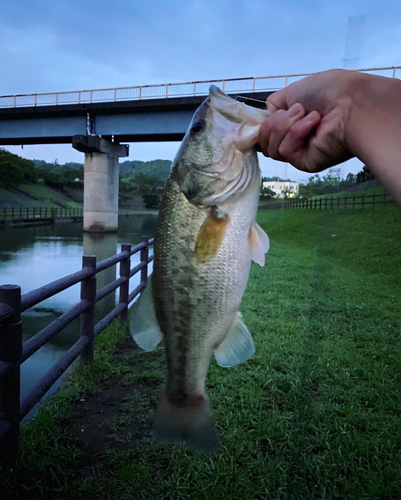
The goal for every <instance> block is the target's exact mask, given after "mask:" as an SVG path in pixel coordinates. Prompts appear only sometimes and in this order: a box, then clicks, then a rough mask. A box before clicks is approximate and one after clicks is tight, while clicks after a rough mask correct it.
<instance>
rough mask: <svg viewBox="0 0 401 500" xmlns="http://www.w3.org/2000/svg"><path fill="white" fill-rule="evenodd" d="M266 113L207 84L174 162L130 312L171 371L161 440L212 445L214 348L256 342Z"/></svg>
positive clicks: (246, 349) (228, 353)
mask: <svg viewBox="0 0 401 500" xmlns="http://www.w3.org/2000/svg"><path fill="white" fill-rule="evenodd" d="M267 115H268V112H267V111H263V110H260V109H256V108H253V107H250V106H247V105H245V104H244V103H242V102H238V101H236V100H234V99H232V98H231V97H229V96H227V95H226V94H224V93H223V92H222V91H221V90H220V89H218V88H217V87H215V86H212V87H210V94H209V97H208V98H207V99H206V100H205V101H204V102H203V103H202V104H201V106H200V107H199V108H198V109H197V111H196V112H195V114H194V117H193V119H192V122H191V124H190V126H189V129H188V131H187V133H186V135H185V137H184V139H183V141H182V144H181V147H180V148H179V151H178V153H177V156H176V158H175V160H174V161H173V164H172V170H171V174H170V177H169V179H168V181H167V184H166V187H165V190H164V195H163V198H162V201H161V206H160V212H159V222H158V229H157V233H156V236H155V245H154V253H155V259H154V270H153V274H152V277H151V282H150V283H148V285H147V287H146V288H145V291H144V293H143V295H142V296H141V297H140V299H139V301H138V303H137V305H136V307H135V308H134V313H133V315H132V319H131V322H130V328H131V333H132V334H133V337H134V339H135V341H136V342H137V344H138V345H139V346H140V347H141V348H143V349H144V350H146V351H151V350H153V349H154V348H155V347H156V346H157V345H158V343H159V342H160V341H161V339H162V338H164V342H165V348H166V358H167V380H166V386H165V391H164V396H163V397H162V400H161V402H160V404H159V408H158V410H157V412H156V415H155V420H154V428H153V434H154V436H155V438H156V439H157V440H158V441H161V442H182V443H185V444H187V445H188V446H189V447H190V448H192V449H194V450H196V451H200V452H212V451H214V450H216V449H217V448H218V436H217V434H216V431H215V429H214V424H213V420H212V412H211V406H210V403H209V400H208V398H207V396H206V392H205V381H206V374H207V369H208V365H209V362H210V359H211V356H212V355H213V354H214V356H215V358H216V361H217V363H218V364H219V365H220V366H223V367H230V366H234V365H236V364H239V363H241V362H243V361H246V360H247V359H248V358H249V357H250V356H252V354H253V353H254V351H255V347H254V343H253V340H252V337H251V335H250V333H249V331H248V329H247V327H246V326H245V324H244V323H243V321H242V319H241V314H240V313H239V307H240V304H241V300H242V296H243V293H244V291H245V287H246V284H247V281H248V276H249V271H250V268H251V261H252V260H254V261H255V262H257V263H258V264H260V265H264V261H265V253H266V252H267V250H268V248H269V239H268V237H267V235H266V234H265V233H264V231H263V230H262V229H261V228H260V227H259V226H258V224H257V223H256V222H255V217H256V211H257V207H258V201H259V191H260V182H261V178H260V169H259V165H258V159H257V153H256V142H257V137H258V132H259V128H260V125H261V123H262V122H263V121H264V120H265V118H266V116H267Z"/></svg>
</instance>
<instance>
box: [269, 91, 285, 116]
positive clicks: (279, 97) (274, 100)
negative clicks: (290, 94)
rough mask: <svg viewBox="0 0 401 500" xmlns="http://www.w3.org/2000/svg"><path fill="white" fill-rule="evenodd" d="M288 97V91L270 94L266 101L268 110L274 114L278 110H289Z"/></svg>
mask: <svg viewBox="0 0 401 500" xmlns="http://www.w3.org/2000/svg"><path fill="white" fill-rule="evenodd" d="M286 97H287V93H286V89H283V90H279V91H278V92H274V93H273V94H270V95H269V97H268V98H267V99H266V107H267V109H268V110H269V111H271V112H272V113H274V112H275V111H277V110H278V109H288V105H287V100H286Z"/></svg>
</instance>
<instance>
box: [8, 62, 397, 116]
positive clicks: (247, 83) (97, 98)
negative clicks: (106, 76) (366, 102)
mask: <svg viewBox="0 0 401 500" xmlns="http://www.w3.org/2000/svg"><path fill="white" fill-rule="evenodd" d="M400 69H401V66H383V67H376V68H362V69H358V70H355V71H359V72H365V73H366V72H369V73H372V72H376V73H377V72H383V71H386V72H389V71H391V76H390V78H398V76H397V72H398V70H400ZM312 74H313V72H312V73H288V74H283V75H268V76H249V77H242V78H241V77H238V78H221V79H211V80H196V81H187V82H176V83H157V84H150V85H134V86H126V87H106V88H100V89H86V90H63V91H61V92H38V93H28V94H7V95H0V108H19V107H26V106H28V107H31V106H33V107H39V106H48V105H50V106H52V105H54V106H60V105H63V104H87V103H94V102H117V101H130V100H134V101H136V100H145V99H152V98H164V99H171V98H174V97H185V96H192V97H193V96H202V95H205V94H207V93H208V87H209V85H210V84H213V83H217V84H219V85H221V86H222V87H223V90H225V91H226V92H228V93H230V92H231V93H235V92H255V91H269V90H279V89H282V88H285V87H287V86H288V85H289V84H291V83H292V82H293V81H295V80H296V79H299V78H304V77H306V76H310V75H312ZM400 77H401V72H400ZM272 80H274V81H276V83H277V82H279V84H278V85H273V86H272V85H270V84H269V82H271V81H272ZM263 81H264V83H263ZM240 82H242V83H243V84H244V85H243V87H239V88H238V83H240ZM159 89H160V91H159ZM47 97H51V99H46V98H47ZM65 97H68V98H65Z"/></svg>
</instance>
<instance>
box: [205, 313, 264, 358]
mask: <svg viewBox="0 0 401 500" xmlns="http://www.w3.org/2000/svg"><path fill="white" fill-rule="evenodd" d="M241 318H242V316H241V313H239V312H238V313H237V317H236V319H235V320H234V322H233V324H232V325H231V327H230V330H229V331H228V333H227V336H226V338H225V339H224V340H223V342H221V344H220V345H219V346H218V347H217V348H216V349H215V351H214V356H215V358H216V361H217V364H218V365H220V366H224V367H225V368H229V367H230V366H235V365H239V364H240V363H242V362H243V361H246V360H247V359H249V358H250V357H251V356H252V355H253V354H254V352H255V346H254V343H253V340H252V337H251V334H250V333H249V330H248V328H247V327H246V326H245V324H244V322H243V321H242V319H241Z"/></svg>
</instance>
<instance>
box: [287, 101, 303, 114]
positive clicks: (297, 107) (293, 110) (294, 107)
mask: <svg viewBox="0 0 401 500" xmlns="http://www.w3.org/2000/svg"><path fill="white" fill-rule="evenodd" d="M301 111H302V106H301V104H299V103H298V102H296V103H295V104H293V105H292V106H291V107H290V109H289V110H288V117H289V118H295V117H296V116H297V115H299V113H300V112H301Z"/></svg>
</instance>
